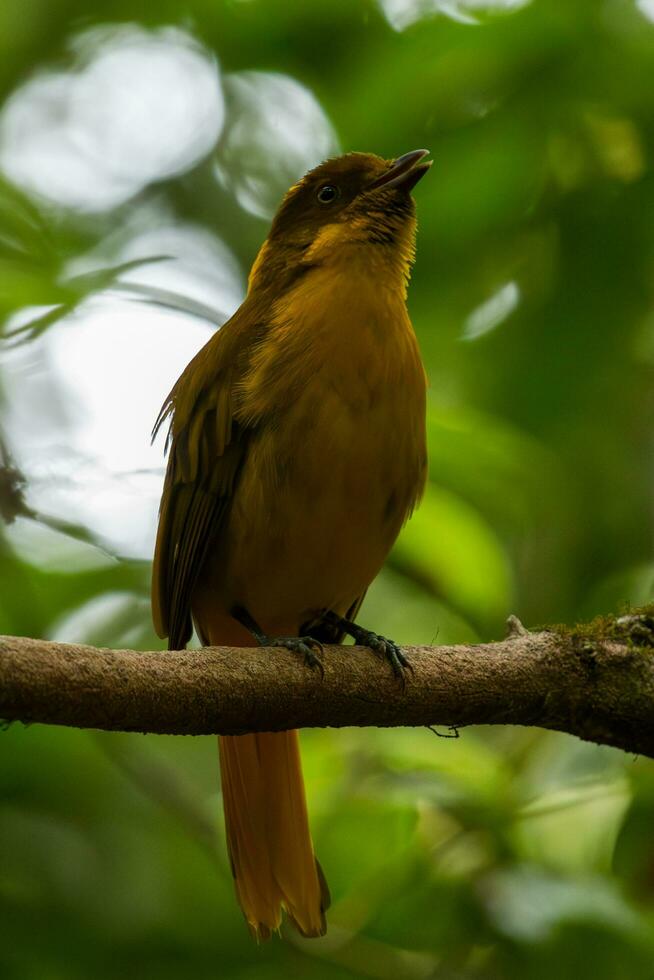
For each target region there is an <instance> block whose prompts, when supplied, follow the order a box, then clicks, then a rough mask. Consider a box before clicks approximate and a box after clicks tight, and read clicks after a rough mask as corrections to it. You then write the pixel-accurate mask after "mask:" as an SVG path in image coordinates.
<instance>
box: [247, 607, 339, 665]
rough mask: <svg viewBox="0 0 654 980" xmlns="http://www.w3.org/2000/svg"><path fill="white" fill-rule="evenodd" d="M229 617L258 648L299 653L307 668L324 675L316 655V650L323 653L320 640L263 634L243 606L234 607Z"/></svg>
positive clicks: (308, 637) (307, 637) (309, 637)
mask: <svg viewBox="0 0 654 980" xmlns="http://www.w3.org/2000/svg"><path fill="white" fill-rule="evenodd" d="M231 615H232V616H233V617H234V619H235V620H236V621H237V622H239V623H240V624H241V626H245V628H246V630H248V631H249V632H250V633H251V634H252V636H253V637H254V638H255V640H256V641H257V643H258V644H259V646H262V647H284V648H285V649H286V650H290V651H291V652H292V653H299V654H301V655H302V656H303V657H304V662H305V664H306V665H307V667H311V668H312V669H313V668H314V667H317V668H318V670H319V671H320V673H321V674H323V675H324V673H325V671H324V668H323V665H322V661H321V659H320V657H319V656H318V654H317V653H316V650H318V651H319V652H320V653H322V651H323V645H322V643H321V642H320V640H316V639H314V637H313V636H268V634H267V633H264V632H263V630H262V629H261V627H260V626H259V624H258V623H257V621H256V619H254V617H253V616H251V615H250V613H249V612H248V611H247V609H244V608H243V606H234V608H233V609H232V610H231Z"/></svg>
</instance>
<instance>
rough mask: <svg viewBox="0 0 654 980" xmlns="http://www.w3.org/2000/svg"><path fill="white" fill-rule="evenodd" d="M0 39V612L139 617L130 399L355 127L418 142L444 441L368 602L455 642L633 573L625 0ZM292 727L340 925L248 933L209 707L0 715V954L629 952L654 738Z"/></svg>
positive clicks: (61, 23)
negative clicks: (62, 725) (66, 721)
mask: <svg viewBox="0 0 654 980" xmlns="http://www.w3.org/2000/svg"><path fill="white" fill-rule="evenodd" d="M92 6H93V9H91V7H92ZM0 53H1V57H0V93H1V94H0V99H1V105H0V177H1V180H0V314H1V316H2V341H1V346H0V404H1V416H0V437H1V444H0V511H1V512H2V515H3V517H4V521H5V523H4V525H0V633H14V634H24V635H28V636H37V637H38V636H42V637H50V638H55V639H66V640H79V641H82V640H86V641H90V642H94V643H97V644H104V645H109V646H112V645H113V646H117V645H121V646H132V647H137V648H138V647H140V648H143V649H148V648H152V647H154V646H158V645H160V641H158V640H157V639H156V638H155V637H154V635H153V632H152V628H151V624H150V616H149V601H148V588H149V575H150V555H151V550H152V544H153V536H154V527H155V520H156V507H157V501H158V497H159V492H160V486H161V480H162V450H163V447H162V443H161V441H159V442H157V443H156V444H155V446H154V447H152V448H151V447H150V445H149V432H150V428H151V425H152V422H153V420H154V418H155V416H156V414H157V411H158V408H159V406H160V404H161V402H162V401H163V398H164V396H165V395H166V393H167V392H168V390H169V388H170V386H171V384H172V382H173V381H174V379H175V378H176V377H177V375H178V374H179V373H180V371H181V369H182V368H183V366H184V365H185V364H186V362H187V361H188V359H189V358H190V357H191V355H192V354H193V353H194V352H195V351H196V350H197V349H198V348H199V347H200V346H201V345H202V344H203V343H204V342H205V341H206V340H207V339H208V337H209V336H210V335H211V332H212V331H213V330H215V329H216V328H217V327H218V326H219V325H220V323H222V322H223V321H224V319H225V317H226V316H228V315H229V314H230V313H231V312H233V310H234V309H235V308H236V307H237V306H238V304H239V302H240V300H241V299H242V297H243V291H244V283H245V279H246V275H247V270H248V267H249V264H250V263H251V261H252V259H253V257H254V255H255V252H256V249H257V247H258V245H259V244H260V242H261V241H262V240H263V238H264V237H265V234H266V230H267V225H268V221H269V219H270V216H271V214H272V212H273V211H274V209H275V207H276V205H277V203H278V201H279V199H280V196H281V195H282V193H283V192H284V190H285V189H286V188H287V187H288V185H289V184H290V183H291V182H292V181H294V180H295V179H296V178H297V177H298V176H299V175H300V174H302V173H303V172H304V171H305V170H306V169H307V168H309V167H310V166H312V165H314V164H315V163H317V162H319V161H320V160H321V159H323V158H325V157H326V156H329V155H330V154H333V153H336V152H339V151H346V150H352V149H356V150H364V151H373V152H377V153H380V154H383V155H386V156H389V157H390V156H395V155H398V154H400V153H404V152H406V151H407V150H411V149H414V148H415V147H418V146H426V147H429V148H430V150H431V151H432V153H433V158H434V161H435V163H434V167H433V169H432V171H431V173H430V175H429V177H428V178H427V179H426V180H424V181H423V182H422V183H421V184H420V186H419V187H418V188H417V191H416V198H417V201H418V210H419V218H420V230H419V241H418V259H417V263H416V267H415V272H414V277H413V283H412V287H411V293H410V308H411V313H412V317H413V320H414V323H415V325H416V329H417V331H418V334H419V338H420V343H421V346H422V350H423V352H424V358H425V362H426V365H427V369H428V373H429V379H430V394H429V444H430V458H431V478H430V483H429V487H428V490H427V494H426V497H425V501H424V503H423V506H422V508H421V510H420V512H419V513H418V515H417V516H416V517H415V519H414V520H413V522H412V523H411V524H410V525H409V526H408V528H407V529H406V531H405V533H404V534H403V536H402V538H401V540H400V541H399V543H398V545H397V547H396V549H395V551H394V552H393V555H392V556H391V559H390V561H389V563H388V567H387V568H386V569H385V571H384V572H383V573H382V575H381V576H380V577H379V580H378V581H377V582H376V583H375V585H374V586H373V587H372V589H371V590H370V593H369V596H368V599H367V600H366V604H365V606H364V610H363V611H362V613H361V618H362V620H363V621H365V622H366V623H369V624H371V625H373V627H374V628H375V629H377V630H379V631H381V632H383V633H387V634H389V635H391V636H393V637H394V638H396V639H397V640H399V641H401V642H406V643H412V642H417V643H430V642H454V641H458V642H461V641H469V640H474V639H478V638H481V639H493V638H498V637H499V636H501V635H502V631H503V622H504V619H505V617H506V615H507V614H508V613H510V612H514V613H517V614H518V615H519V616H520V617H521V618H522V619H523V620H524V621H525V622H526V623H527V624H530V625H535V624H537V623H546V622H554V621H567V622H574V621H579V620H582V619H584V618H587V617H590V616H593V615H594V614H596V613H600V612H609V611H613V610H617V609H619V608H620V607H621V606H622V605H623V604H625V603H631V604H638V603H640V602H643V601H645V600H648V599H650V598H651V596H652V586H653V583H654V564H653V561H652V558H653V555H652V545H653V534H652V532H653V519H654V493H653V490H654V467H653V465H652V459H653V456H652V449H653V445H652V433H653V422H654V419H653V414H654V405H653V399H652V394H653V384H652V382H653V380H654V171H653V169H652V159H653V153H654V85H653V84H652V79H653V78H654V3H653V2H652V0H637V2H636V0H561V2H557V0H532V2H529V0H378V2H374V0H369V2H360V0H342V2H337V0H311V3H302V2H297V3H296V2H289V0H248V2H246V0H240V2H239V0H174V2H172V0H160V2H159V3H157V4H150V3H147V2H146V0H130V2H129V3H127V2H123V0H105V2H103V3H98V4H96V5H90V4H88V3H87V2H82V0H55V2H53V0H3V2H2V4H1V5H0ZM317 519H319V515H317ZM303 746H304V758H305V766H306V775H307V784H308V794H309V799H310V809H311V814H312V824H313V829H314V836H315V842H316V848H317V851H318V853H319V855H320V857H321V861H322V864H323V866H324V868H325V869H326V872H327V876H328V878H329V881H330V884H331V886H332V892H333V898H334V904H333V909H332V912H331V915H330V930H329V933H328V935H327V937H326V938H325V939H323V940H320V941H313V942H303V941H301V940H299V939H298V938H297V937H295V936H294V935H293V934H292V933H291V932H289V933H287V941H286V942H281V941H278V940H277V941H274V942H272V943H271V944H269V945H268V946H265V947H261V948H257V947H256V946H255V945H254V944H253V943H252V942H251V941H250V939H249V937H248V935H247V932H246V929H245V927H244V924H243V922H242V920H241V916H240V913H239V911H238V909H237V907H236V903H235V901H234V900H233V897H232V883H231V880H230V874H229V870H228V866H227V861H226V856H225V851H224V844H223V836H222V815H221V801H220V789H219V782H218V772H217V757H216V747H215V740H214V739H210V738H207V739H190V738H187V739H182V738H162V737H152V736H149V737H146V736H128V735H111V736H110V735H105V734H101V733H93V732H77V731H68V730H63V729H55V728H45V727H41V726H32V727H27V728H26V727H23V726H21V725H13V726H11V727H9V728H8V729H7V730H5V731H2V732H0V975H1V976H2V977H3V978H6V980H14V978H18V980H88V978H89V977H94V978H98V980H105V978H106V980H109V978H118V977H121V978H125V977H127V978H132V977H134V978H162V980H169V978H170V980H178V978H186V977H194V978H197V980H203V978H213V977H225V978H242V980H252V978H257V980H260V978H261V980H264V978H271V980H272V978H283V977H288V976H291V975H295V976H300V977H306V978H320V980H322V978H325V980H327V978H329V980H332V978H333V980H337V978H339V980H340V978H354V977H366V978H372V980H386V978H390V980H427V978H437V980H440V978H442V980H465V978H486V980H514V978H521V980H522V978H524V980H545V978H548V980H549V978H551V977H557V978H563V980H566V978H575V980H576V978H577V977H579V976H589V975H592V976H593V977H594V978H595V980H605V978H606V980H613V978H622V977H627V976H629V977H634V978H637V980H640V978H649V977H654V769H653V767H652V764H651V762H648V761H647V760H638V759H633V758H630V757H628V756H626V755H623V754H621V753H619V752H616V751H612V750H609V749H605V748H600V747H597V746H593V745H588V744H584V743H581V742H579V741H577V740H575V739H572V738H568V737H565V736H559V735H556V734H545V733H542V732H538V731H532V730H521V729H513V730H512V729H504V730H502V729H497V730H489V729H485V730H484V729H482V730H476V731H474V730H470V731H464V732H462V733H461V737H460V738H459V739H458V740H455V739H446V738H439V737H437V736H436V735H435V734H433V733H432V732H430V731H426V730H398V731H376V730H373V729H370V730H344V731H310V732H306V733H305V734H304V735H303Z"/></svg>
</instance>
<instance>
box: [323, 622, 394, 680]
mask: <svg viewBox="0 0 654 980" xmlns="http://www.w3.org/2000/svg"><path fill="white" fill-rule="evenodd" d="M323 618H324V620H325V622H328V623H331V624H332V625H334V626H338V627H339V628H340V629H342V630H343V632H344V633H347V634H348V636H351V637H352V639H353V640H354V642H355V643H358V644H360V646H363V647H369V648H370V649H371V650H372V651H373V652H374V653H376V654H377V655H378V656H380V657H382V658H383V659H384V660H388V662H389V664H390V665H391V667H392V669H393V673H394V674H395V676H396V677H397V678H399V679H400V681H401V682H402V687H405V686H406V672H407V671H408V670H410V671H411V673H413V667H412V666H411V661H410V660H409V659H408V657H407V656H406V655H405V654H404V653H403V652H402V650H401V649H400V647H399V646H398V645H397V643H396V642H395V641H394V640H389V639H388V638H387V637H385V636H381V635H380V634H379V633H373V632H372V631H371V630H367V629H364V627H363V626H359V624H358V623H353V622H351V621H350V620H349V619H344V618H343V617H342V616H337V615H336V613H333V612H331V611H328V612H325V613H324V614H323Z"/></svg>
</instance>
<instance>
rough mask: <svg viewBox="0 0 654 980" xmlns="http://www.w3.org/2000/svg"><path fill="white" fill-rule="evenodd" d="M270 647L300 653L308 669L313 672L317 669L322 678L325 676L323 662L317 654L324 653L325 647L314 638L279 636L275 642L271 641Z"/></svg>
mask: <svg viewBox="0 0 654 980" xmlns="http://www.w3.org/2000/svg"><path fill="white" fill-rule="evenodd" d="M270 645H271V646H273V647H284V648H285V649H286V650H290V651H291V653H299V654H301V655H302V656H303V657H304V662H305V664H306V665H307V667H310V668H311V669H312V670H315V669H316V668H317V669H318V670H319V671H320V674H321V676H322V677H324V676H325V668H324V667H323V665H322V660H321V659H320V657H319V656H318V654H317V653H316V652H315V651H316V650H318V651H319V653H322V652H323V645H322V643H321V642H320V640H315V639H314V638H313V637H312V636H278V637H276V638H275V639H274V640H271V641H270Z"/></svg>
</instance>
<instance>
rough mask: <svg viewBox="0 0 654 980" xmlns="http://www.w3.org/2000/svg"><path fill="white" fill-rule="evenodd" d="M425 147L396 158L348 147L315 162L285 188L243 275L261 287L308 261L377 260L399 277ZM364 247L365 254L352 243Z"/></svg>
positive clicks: (407, 254) (406, 258) (410, 243)
mask: <svg viewBox="0 0 654 980" xmlns="http://www.w3.org/2000/svg"><path fill="white" fill-rule="evenodd" d="M427 154H428V151H427V150H413V151H412V152H411V153H405V154H404V155H403V156H400V157H397V159H395V160H384V159H383V158H382V157H378V156H375V155H374V154H372V153H347V154H345V156H341V157H336V158H334V159H333V160H327V161H325V163H321V164H320V166H318V167H315V169H314V170H310V171H309V173H307V174H305V176H304V177H302V179H301V180H299V181H298V183H297V184H294V185H293V187H291V189H290V190H289V191H288V192H287V194H286V196H285V197H284V200H283V201H282V203H281V205H280V207H279V210H278V211H277V214H276V215H275V217H274V219H273V223H272V226H271V229H270V233H269V235H268V238H267V239H266V242H265V243H264V246H263V248H262V249H261V252H260V253H259V256H258V258H257V261H256V262H255V264H254V266H253V269H252V272H251V274H250V288H252V286H253V284H255V283H256V284H257V285H264V284H269V283H271V282H272V281H273V277H274V278H275V279H276V281H277V283H278V285H279V283H280V280H285V279H287V277H288V276H289V275H290V276H292V272H293V269H294V268H295V269H297V270H298V271H301V270H302V269H306V268H308V267H311V266H316V265H324V264H332V263H338V262H345V263H351V262H356V260H357V257H361V258H362V260H363V261H364V262H365V261H367V262H369V263H370V267H371V268H375V267H378V266H379V264H380V263H384V264H387V265H390V266H394V267H397V268H398V269H400V270H401V271H402V273H403V274H405V275H406V273H407V272H408V268H409V266H410V263H411V260H412V258H413V249H414V239H415V226H416V220H415V204H414V201H413V198H412V197H411V191H412V189H413V188H414V187H415V185H416V184H417V183H418V181H419V180H420V179H421V178H422V177H424V175H425V174H426V173H427V171H428V170H429V168H430V166H431V161H427V162H425V161H424V158H425V157H426V156H427ZM359 246H364V247H365V252H362V250H361V249H360V248H359Z"/></svg>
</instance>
